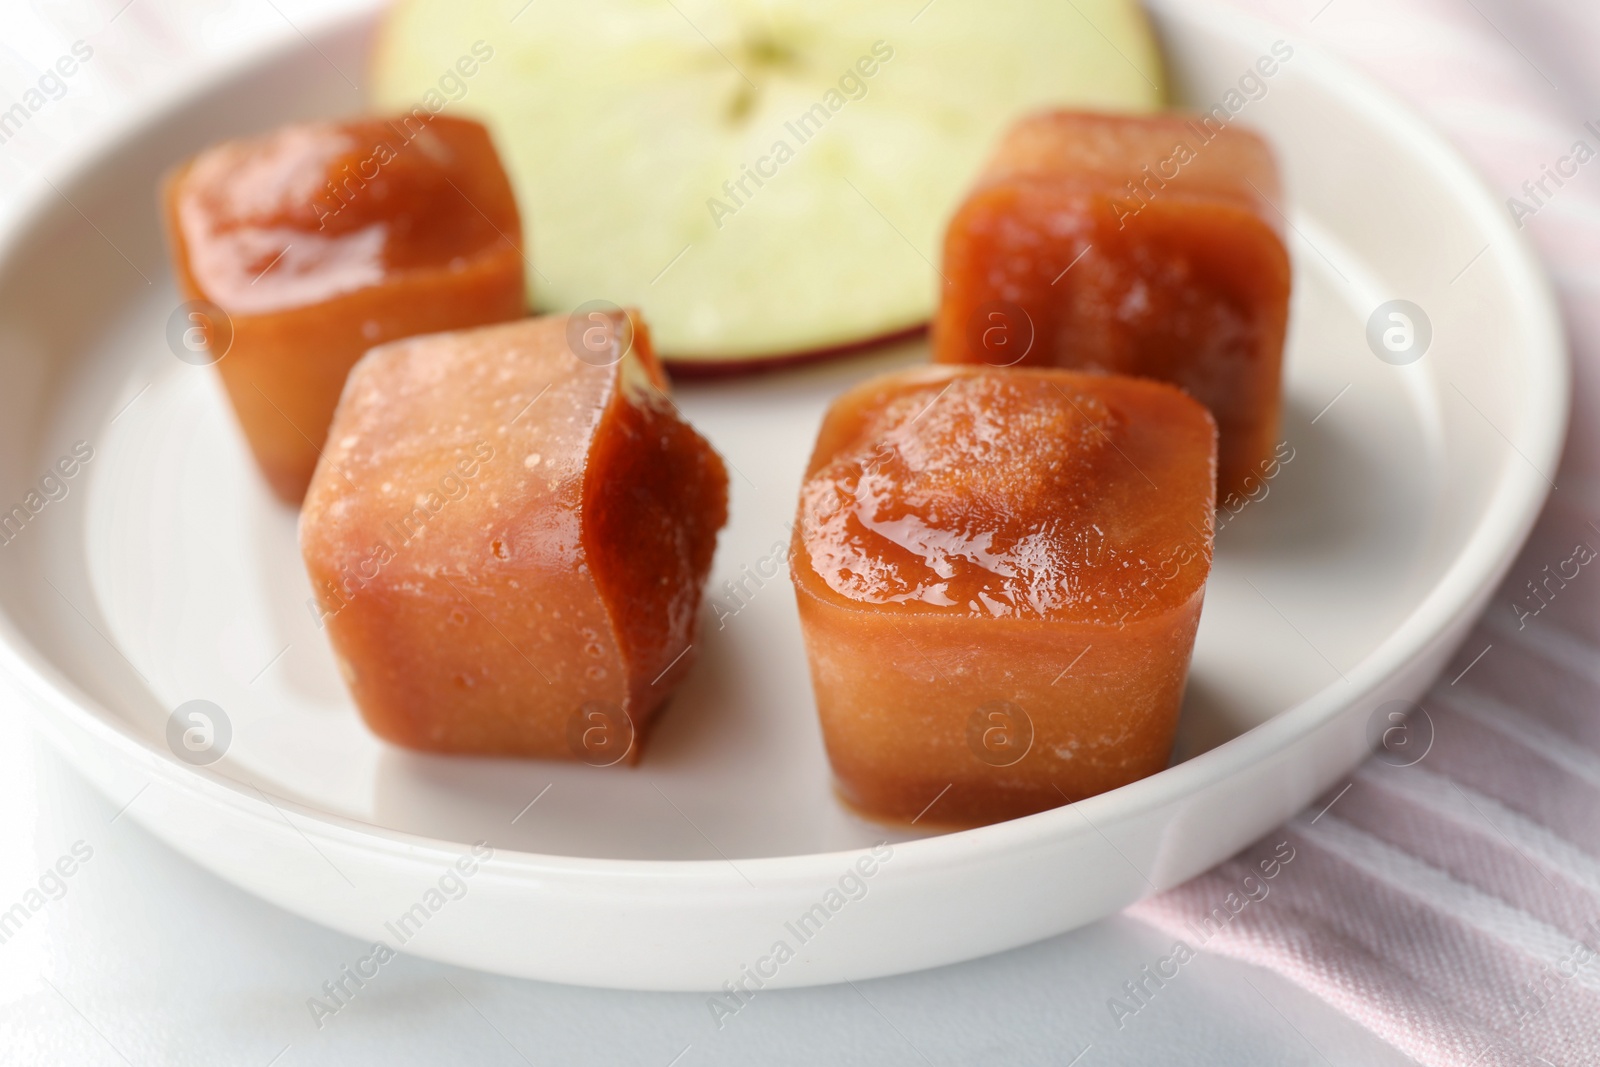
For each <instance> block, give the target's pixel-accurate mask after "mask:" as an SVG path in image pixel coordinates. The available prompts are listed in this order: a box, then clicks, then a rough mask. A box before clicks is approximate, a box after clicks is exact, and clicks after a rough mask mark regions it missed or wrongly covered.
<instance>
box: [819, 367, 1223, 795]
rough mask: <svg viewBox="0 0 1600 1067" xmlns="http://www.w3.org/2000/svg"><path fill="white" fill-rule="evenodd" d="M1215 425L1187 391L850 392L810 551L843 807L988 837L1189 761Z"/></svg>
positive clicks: (1077, 381) (1082, 387)
mask: <svg viewBox="0 0 1600 1067" xmlns="http://www.w3.org/2000/svg"><path fill="white" fill-rule="evenodd" d="M1215 462H1216V430H1215V426H1214V423H1213V422H1212V419H1211V417H1210V415H1209V414H1208V413H1207V412H1206V410H1205V409H1204V408H1203V407H1202V406H1201V405H1199V404H1198V403H1196V402H1195V401H1194V400H1192V399H1190V398H1189V397H1187V396H1185V395H1184V394H1183V393H1181V392H1180V391H1179V390H1177V389H1175V388H1173V387H1172V386H1169V385H1166V384H1163V383H1159V382H1153V381H1148V380H1142V379H1133V378H1125V377H1117V376H1109V375H1090V374H1080V373H1075V372H1071V371H1061V370H1033V369H1029V370H987V369H981V368H974V367H932V368H923V369H920V370H914V371H908V372H902V373H898V374H893V375H889V376H886V377H882V378H877V379H873V380H871V381H868V382H866V383H865V384H863V385H860V386H858V387H856V388H855V389H853V390H851V391H850V392H848V393H846V394H844V395H843V396H842V397H840V398H839V399H838V400H837V401H836V402H835V403H834V405H833V406H832V408H831V409H830V410H829V412H828V414H827V417H826V419H825V420H824V422H823V426H822V429H821V433H820V434H819V436H818V439H817V443H816V448H815V450H814V451H813V453H812V456H811V461H810V464H809V466H808V468H807V473H806V478H805V482H804V485H803V487H802V490H801V496H800V505H799V514H798V517H797V521H796V526H795V531H794V537H793V546H792V550H791V574H792V577H793V580H794V585H795V591H796V596H797V599H798V602H799V607H800V618H801V622H802V625H803V629H804V633H805V640H806V647H807V651H808V654H809V656H810V662H811V674H812V682H813V687H814V690H815V694H816V700H817V707H818V712H819V714H820V716H821V722H822V729H823V735H824V739H825V741H826V744H827V749H828V756H829V759H830V761H831V763H832V765H833V770H834V773H835V777H836V782H837V785H838V788H839V790H840V792H841V794H842V795H843V796H844V797H845V799H846V800H847V801H849V802H850V803H851V804H852V805H854V806H855V807H857V808H858V809H860V810H861V811H863V812H865V813H866V814H868V815H872V816H875V817H878V818H882V819H885V820H889V821H898V822H910V821H912V820H916V821H917V822H918V824H919V825H958V826H959V825H974V824H979V823H985V822H992V821H995V820H1000V819H1006V818H1012V817H1015V816H1019V815H1025V814H1029V813H1031V812H1036V811H1041V810H1043V809H1046V808H1050V807H1054V806H1056V805H1059V804H1064V803H1067V802H1068V801H1072V800H1077V799H1080V798H1082V797H1086V796H1090V795H1092V794H1095V793H1099V792H1102V791H1104V790H1107V789H1111V788H1114V787H1116V786H1119V785H1123V784H1125V783H1127V782H1131V781H1133V780H1135V779H1137V778H1141V777H1143V776H1145V775H1148V774H1151V773H1153V772H1155V771H1158V770H1160V769H1161V768H1162V767H1164V766H1165V765H1166V762H1167V757H1168V752H1169V750H1170V748H1171V745H1172V739H1173V734H1174V730H1175V728H1176V724H1177V718H1178V708H1179V704H1180V702H1181V700H1182V696H1183V690H1184V683H1185V679H1186V677H1187V672H1188V666H1189V657H1190V652H1191V650H1192V648H1193V644H1194V636H1195V629H1196V626H1197V625H1198V623H1199V619H1200V606H1201V600H1202V596H1203V593H1204V588H1205V582H1206V577H1207V574H1208V573H1209V570H1210V563H1211V531H1212V509H1213V507H1214V503H1215V500H1214V494H1213V488H1212V485H1213V470H1214V466H1215Z"/></svg>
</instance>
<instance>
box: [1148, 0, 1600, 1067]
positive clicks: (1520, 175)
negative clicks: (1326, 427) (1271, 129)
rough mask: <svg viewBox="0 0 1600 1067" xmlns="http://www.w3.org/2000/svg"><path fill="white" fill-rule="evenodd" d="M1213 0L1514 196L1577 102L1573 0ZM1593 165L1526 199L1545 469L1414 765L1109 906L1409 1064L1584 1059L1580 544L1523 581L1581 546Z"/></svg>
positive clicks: (1581, 89)
mask: <svg viewBox="0 0 1600 1067" xmlns="http://www.w3.org/2000/svg"><path fill="white" fill-rule="evenodd" d="M1234 6H1236V7H1239V8H1241V9H1243V10H1246V11H1248V12H1250V13H1252V14H1255V15H1258V16H1260V17H1262V18H1265V19H1267V20H1269V21H1271V22H1274V23H1277V24H1279V25H1280V26H1282V27H1284V28H1285V29H1286V30H1288V31H1289V32H1291V33H1292V34H1294V36H1295V37H1296V38H1300V39H1305V40H1312V41H1316V42H1318V43H1321V44H1322V45H1324V46H1325V47H1327V48H1329V49H1331V50H1332V51H1334V52H1337V53H1340V54H1342V55H1343V56H1344V57H1345V58H1346V59H1348V60H1350V61H1353V62H1354V63H1356V64H1357V65H1359V66H1362V67H1364V68H1366V69H1367V71H1368V72H1369V73H1370V74H1372V75H1373V76H1375V77H1376V78H1377V79H1378V80H1380V81H1382V82H1384V83H1386V84H1387V85H1388V86H1389V87H1390V88H1391V89H1392V90H1394V91H1396V92H1397V93H1398V94H1400V95H1401V96H1403V97H1405V98H1407V99H1409V101H1410V102H1411V103H1412V105H1413V106H1414V107H1415V108H1416V109H1417V110H1419V111H1420V112H1422V113H1423V114H1424V115H1426V116H1427V117H1428V118H1429V119H1431V120H1432V121H1433V122H1434V123H1435V125H1437V126H1438V127H1439V128H1440V129H1442V130H1443V131H1444V132H1445V133H1446V134H1447V135H1448V136H1449V137H1451V138H1452V139H1453V140H1454V141H1455V143H1456V144H1457V145H1458V146H1459V147H1460V148H1461V149H1462V150H1463V152H1465V154H1466V155H1467V156H1468V157H1469V158H1470V159H1472V160H1473V161H1474V162H1475V163H1476V164H1477V165H1478V166H1479V168H1480V169H1481V170H1482V172H1483V173H1484V175H1485V176H1486V178H1487V179H1488V180H1489V182H1490V184H1491V185H1492V186H1493V187H1494V188H1495V189H1496V190H1498V191H1499V192H1500V193H1501V195H1502V196H1506V197H1510V196H1520V197H1523V198H1524V200H1525V201H1527V200H1528V197H1527V194H1526V193H1525V192H1524V190H1523V183H1524V182H1525V181H1528V180H1530V179H1535V180H1536V179H1537V178H1539V177H1540V175H1541V174H1542V173H1543V170H1542V168H1543V167H1544V166H1545V165H1546V164H1551V163H1553V162H1554V161H1555V160H1556V159H1557V158H1558V157H1560V156H1562V155H1564V154H1566V153H1567V152H1568V151H1569V149H1570V148H1571V146H1572V144H1573V142H1574V141H1575V140H1577V139H1579V138H1580V137H1585V136H1586V134H1585V131H1584V129H1583V125H1584V123H1585V122H1586V121H1588V120H1591V119H1597V118H1600V64H1597V63H1596V62H1595V60H1594V56H1595V55H1596V54H1597V52H1600V5H1595V4H1594V3H1593V2H1592V0H1566V2H1563V0H1501V2H1496V0H1332V2H1331V3H1328V2H1325V0H1235V3H1234ZM1591 101H1592V102H1594V103H1595V104H1596V105H1597V106H1596V107H1595V108H1593V109H1588V108H1586V103H1587V102H1591ZM1587 139H1588V140H1589V141H1590V143H1591V145H1592V144H1594V137H1593V135H1592V134H1591V135H1587ZM1585 169H1586V170H1587V169H1589V168H1585ZM1592 169H1593V171H1594V172H1595V173H1584V172H1583V171H1580V173H1579V175H1578V177H1577V178H1576V179H1572V180H1569V181H1568V182H1567V183H1566V184H1565V185H1563V186H1562V187H1561V188H1560V189H1559V190H1557V191H1556V194H1555V195H1554V196H1551V197H1549V198H1547V199H1546V202H1545V203H1543V204H1540V205H1537V206H1538V208H1539V210H1538V211H1537V213H1536V214H1535V215H1534V216H1533V217H1532V218H1529V219H1526V220H1525V225H1526V229H1527V231H1528V232H1529V233H1530V235H1531V236H1532V238H1533V240H1534V242H1535V244H1536V246H1537V248H1538V249H1539V251H1540V252H1541V254H1542V255H1543V257H1544V259H1545V262H1546V265H1547V266H1548V268H1549V270H1550V273H1551V275H1552V277H1553V278H1554V280H1555V283H1556V286H1557V289H1558V292H1559V293H1560V295H1561V297H1562V300H1563V305H1564V311H1565V314H1566V319H1567V326H1568V329H1569V331H1570V333H1571V338H1572V344H1573V349H1574V360H1575V364H1576V369H1575V373H1576V392H1577V400H1576V404H1575V408H1574V412H1573V431H1572V435H1571V437H1570V439H1569V441H1568V445H1567V453H1566V456H1565V458H1564V460H1563V464H1562V468H1561V470H1560V472H1559V473H1558V475H1557V476H1556V479H1555V481H1556V483H1557V485H1558V489H1557V491H1556V492H1555V493H1554V494H1553V497H1552V500H1551V503H1550V505H1549V507H1548V508H1547V510H1546V512H1545V515H1544V516H1543V518H1542V519H1541V522H1540V525H1539V528H1538V529H1537V531H1536V532H1535V534H1534V536H1533V538H1532V540H1531V542H1530V544H1529V545H1528V547H1527V549H1526V550H1525V551H1524V553H1523V555H1522V557H1521V558H1520V559H1519V560H1518V562H1517V564H1516V565H1515V566H1514V567H1513V568H1512V571H1511V577H1510V578H1509V579H1508V580H1507V582H1506V584H1505V586H1504V588H1502V589H1501V590H1500V592H1499V593H1498V594H1497V595H1496V597H1495V599H1494V601H1493V606H1492V607H1491V608H1490V609H1489V611H1488V613H1487V614H1486V615H1485V616H1484V618H1483V619H1482V620H1480V622H1479V624H1478V626H1477V628H1476V629H1475V630H1474V631H1473V633H1472V635H1471V636H1470V637H1469V638H1468V639H1467V642H1466V644H1465V645H1464V646H1463V648H1462V651H1461V653H1460V655H1459V656H1458V658H1457V661H1456V663H1455V664H1454V665H1453V667H1452V668H1451V669H1450V670H1449V671H1447V672H1446V674H1445V675H1444V676H1443V678H1441V680H1440V681H1438V682H1437V683H1436V684H1435V686H1434V688H1433V689H1432V691H1431V692H1430V693H1429V694H1428V696H1427V697H1426V698H1425V699H1424V700H1423V702H1422V703H1423V706H1424V707H1425V708H1426V709H1427V711H1428V714H1429V716H1430V717H1431V719H1432V723H1433V728H1434V730H1433V733H1434V741H1433V747H1432V748H1431V750H1429V751H1428V753H1427V756H1426V758H1424V759H1423V760H1421V761H1420V762H1418V763H1416V764H1415V765H1413V766H1406V767H1401V766H1394V765H1393V762H1395V761H1390V762H1385V761H1383V760H1381V759H1373V760H1370V761H1368V763H1367V764H1366V765H1365V766H1363V767H1362V768H1361V769H1360V770H1359V771H1358V772H1357V773H1356V774H1355V775H1354V776H1353V778H1352V780H1351V781H1350V782H1349V783H1348V784H1342V785H1341V786H1340V787H1338V788H1336V789H1334V790H1333V791H1331V792H1330V793H1329V795H1327V796H1326V797H1324V798H1322V800H1321V801H1320V802H1319V803H1318V804H1317V805H1316V806H1315V807H1313V808H1312V809H1311V810H1310V811H1308V812H1306V813H1305V814H1303V815H1301V816H1300V817H1299V818H1297V819H1295V820H1293V821H1292V822H1290V823H1289V824H1288V825H1287V826H1284V827H1283V828H1281V829H1280V830H1279V831H1278V832H1277V833H1276V834H1274V835H1272V836H1270V837H1268V838H1267V839H1266V840H1264V841H1263V842H1261V843H1260V844H1258V845H1256V846H1255V847H1253V848H1251V849H1249V850H1247V851H1246V852H1245V853H1243V854H1241V855H1240V856H1238V857H1235V858H1234V859H1232V860H1229V861H1228V862H1226V863H1224V864H1222V865H1221V866H1219V867H1217V868H1216V869H1214V870H1212V871H1210V872H1208V873H1206V874H1205V875H1202V876H1201V877H1199V878H1196V879H1194V880H1193V881H1191V882H1189V883H1187V884H1186V885H1184V886H1181V887H1179V888H1178V889H1176V890H1173V891H1171V892H1169V893H1166V894H1163V895H1161V896H1158V897H1155V898H1152V899H1150V900H1147V901H1144V902H1142V903H1140V904H1138V905H1136V906H1135V907H1134V908H1132V909H1130V914H1132V915H1134V916H1136V917H1138V918H1140V919H1142V920H1144V921H1145V922H1148V923H1151V924H1153V925H1154V926H1157V927H1159V928H1161V929H1162V930H1164V931H1166V932H1167V933H1169V934H1171V935H1172V936H1174V937H1176V938H1180V939H1182V940H1183V941H1184V942H1185V943H1186V944H1188V945H1190V946H1191V947H1194V948H1200V947H1204V948H1205V949H1207V950H1211V951H1216V952H1221V953H1224V954H1226V955H1228V956H1232V957H1234V958H1237V959H1240V960H1244V961H1247V962H1250V963H1254V964H1258V965H1260V966H1263V967H1267V968H1271V969H1272V970H1275V971H1277V972H1279V973H1280V974H1282V975H1284V976H1285V977H1287V978H1289V979H1290V980H1292V981H1294V982H1296V983H1298V984H1300V985H1301V986H1303V987H1304V988H1305V989H1307V990H1309V991H1311V992H1312V993H1314V994H1316V995H1318V996H1320V997H1321V998H1323V999H1324V1000H1326V1001H1327V1002H1328V1003H1329V1004H1331V1005H1333V1006H1335V1007H1336V1008H1338V1009H1339V1010H1341V1011H1343V1012H1345V1013H1346V1014H1348V1015H1349V1016H1350V1018H1352V1019H1354V1020H1356V1021H1357V1022H1359V1023H1361V1024H1362V1025H1364V1026H1366V1027H1367V1028H1368V1029H1370V1030H1372V1031H1373V1032H1374V1033H1376V1034H1377V1035H1379V1036H1380V1037H1382V1038H1383V1039H1385V1040H1386V1041H1388V1042H1389V1043H1390V1044H1392V1045H1394V1046H1395V1047H1396V1048H1397V1049H1399V1050H1401V1051H1402V1052H1404V1053H1406V1054H1407V1055H1409V1056H1411V1057H1412V1058H1414V1059H1416V1060H1417V1061H1419V1062H1421V1063H1424V1064H1429V1065H1434V1064H1437V1065H1441V1067H1444V1065H1466V1064H1479V1065H1489V1064H1527V1065H1533V1064H1551V1063H1556V1064H1593V1063H1600V818H1597V816H1600V558H1596V559H1595V563H1596V565H1594V566H1582V567H1580V568H1579V573H1578V576H1577V577H1576V578H1571V579H1563V578H1561V577H1560V575H1559V573H1558V574H1557V578H1556V579H1554V580H1550V581H1546V579H1548V578H1549V576H1550V575H1551V574H1552V573H1553V572H1558V571H1559V570H1564V571H1565V572H1566V573H1567V574H1569V575H1570V574H1571V572H1572V570H1573V567H1574V566H1575V564H1568V563H1565V561H1568V560H1574V559H1578V560H1581V559H1584V558H1586V557H1587V556H1590V555H1593V556H1595V557H1600V507H1597V504H1600V492H1597V487H1600V477H1597V476H1600V420H1597V419H1596V418H1595V416H1596V414H1597V409H1600V300H1597V299H1596V297H1597V296H1600V178H1597V174H1600V161H1597V162H1596V163H1595V164H1594V165H1593V168H1592ZM1542 199H1544V198H1542ZM1528 202H1530V203H1531V201H1528ZM1508 210H1509V208H1508ZM1580 546H1582V548H1581V549H1580ZM1547 566H1548V567H1550V568H1551V569H1550V570H1548V571H1547V570H1546V569H1545V568H1546V567H1547ZM1530 582H1531V583H1534V585H1536V586H1537V587H1538V588H1537V590H1535V589H1534V588H1533V587H1531V586H1530V584H1529V583H1530ZM1517 604H1520V605H1521V606H1522V607H1521V610H1518V609H1517V608H1516V607H1514V606H1513V605H1517ZM1535 609H1537V610H1535ZM1462 672H1464V673H1462ZM1290 850H1292V852H1291V851H1290ZM1285 856H1292V859H1290V860H1289V862H1287V863H1285V862H1283V857H1285ZM1268 872H1271V874H1272V877H1271V878H1268V877H1267V876H1266V875H1267V873H1268Z"/></svg>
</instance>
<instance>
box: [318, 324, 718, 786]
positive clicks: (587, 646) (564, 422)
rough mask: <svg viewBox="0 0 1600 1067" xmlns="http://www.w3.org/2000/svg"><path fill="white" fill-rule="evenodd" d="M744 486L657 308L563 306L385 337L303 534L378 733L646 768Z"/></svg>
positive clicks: (322, 616) (339, 421)
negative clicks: (673, 396) (658, 717)
mask: <svg viewBox="0 0 1600 1067" xmlns="http://www.w3.org/2000/svg"><path fill="white" fill-rule="evenodd" d="M580 357H581V358H580ZM727 492H728V479H727V474H726V472H725V470H724V468H723V465H722V460H721V459H720V458H719V457H718V456H717V454H716V452H714V451H713V450H712V449H711V446H710V445H708V444H707V443H706V442H705V440H704V439H703V438H701V437H700V435H699V434H697V433H696V432H695V431H694V430H693V429H692V428H691V427H690V426H689V425H688V424H686V423H685V422H683V420H682V419H680V418H679V417H678V414H677V411H676V409H675V408H674V407H673V405H672V403H671V401H670V400H669V399H668V396H667V380H666V378H665V376H664V375H663V373H662V371H661V368H660V366H659V364H658V363H657V362H656V358H655V356H654V354H653V353H652V351H651V348H650V343H649V337H648V335H647V333H646V331H645V327H644V325H643V324H642V323H641V322H639V321H638V320H637V319H636V318H635V317H633V316H632V314H631V313H621V312H618V313H614V314H605V313H598V312H597V313H594V314H593V315H590V316H588V317H587V318H586V319H584V320H582V321H579V320H576V319H574V320H571V321H569V320H568V319H567V318H565V317H562V316H551V317H547V318H541V319H529V320H524V321H522V322H518V323H514V324H509V325H503V326H490V327H483V328H480V329H477V330H468V331H462V332H458V333H444V334H435V335H433V336H428V337H416V338H411V339H409V340H404V341H396V342H393V343H391V344H388V345H384V346H383V347H381V348H376V349H374V350H373V351H371V352H370V353H368V354H367V355H366V357H364V358H363V359H362V360H361V362H360V363H358V364H356V366H355V369H354V370H352V371H351V373H350V381H349V384H348V385H347V386H346V387H345V391H344V397H343V399H342V400H341V401H340V404H339V409H338V412H337V414H336V415H335V417H334V420H333V426H332V429H331V430H330V432H329V436H328V445H327V450H326V452H325V454H324V456H323V458H322V461H321V462H320V463H319V464H318V466H317V471H316V475H315V477H314V478H313V479H312V482H311V488H310V491H309V492H308V493H307V495H306V501H305V506H304V509H303V510H302V512H301V517H300V546H301V551H302V552H303V554H304V556H305V562H306V567H307V569H308V570H309V572H310V575H311V581H312V586H313V588H314V590H315V594H316V612H317V614H318V616H319V621H320V622H321V623H323V624H324V625H325V626H326V627H327V631H328V635H329V637H330V639H331V640H332V644H333V649H334V652H335V654H336V656H337V658H338V661H339V666H340V669H341V670H342V672H343V674H344V676H345V680H346V682H347V683H348V685H349V687H350V691H351V693H352V694H353V695H354V697H355V701H356V703H357V704H358V705H359V706H360V708H361V712H362V715H363V716H364V717H365V718H366V721H367V724H368V725H369V726H370V727H371V728H372V730H373V732H374V733H376V734H378V735H379V736H381V737H384V738H386V739H388V740H390V741H393V742H395V743H396V744H400V745H404V746H407V747H410V748H417V749H425V750H430V751H435V752H459V753H480V754H495V755H511V756H535V757H545V758H556V759H573V758H576V759H581V760H583V761H584V762H590V763H606V764H609V763H613V762H618V761H620V760H621V759H623V758H626V759H627V760H628V761H629V762H632V761H635V760H637V759H638V757H639V753H640V744H641V743H642V740H643V737H644V733H645V729H646V727H647V725H648V723H649V721H650V718H651V716H652V715H653V714H654V713H655V712H656V710H657V709H658V708H660V707H661V705H662V704H663V703H664V702H665V701H666V699H667V697H668V695H669V694H670V693H671V692H672V690H673V688H674V687H675V686H676V685H677V684H678V682H679V681H680V680H681V679H682V678H683V676H684V674H685V673H686V672H687V671H688V669H689V666H690V664H691V663H692V662H693V659H694V655H693V652H692V651H691V642H692V641H693V639H694V626H695V617H696V614H697V612H698V609H699V604H700V594H701V588H702V586H703V585H704V583H705V579H706V575H707V573H708V571H709V570H710V567H711V557H712V552H713V550H714V549H715V547H716V538H717V531H718V530H720V529H721V528H722V525H723V523H724V522H725V521H726V519H727ZM596 756H599V757H603V758H600V759H596V758H593V757H596Z"/></svg>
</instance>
